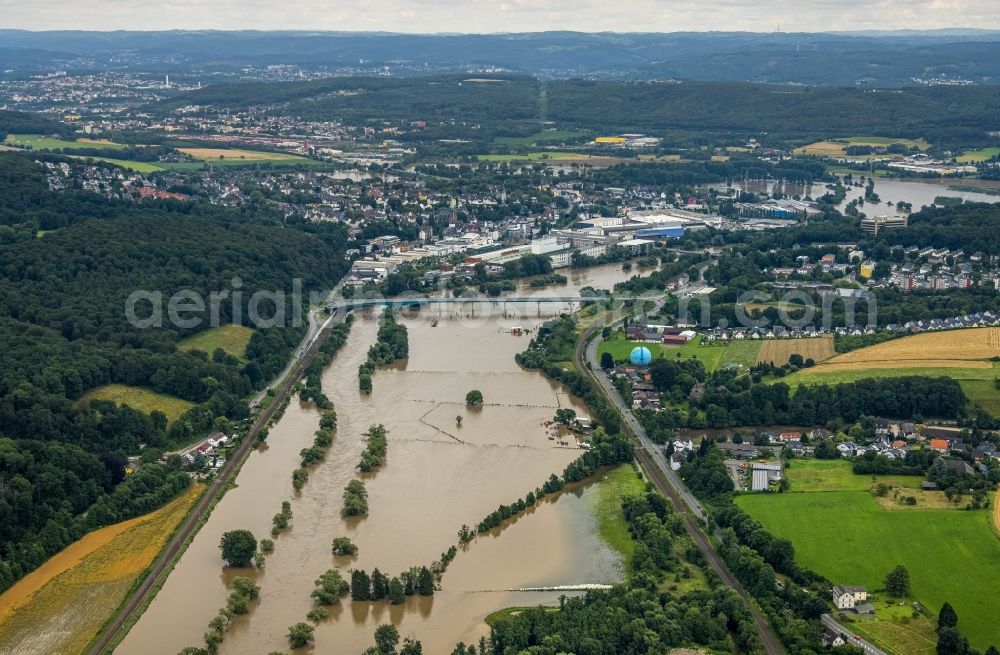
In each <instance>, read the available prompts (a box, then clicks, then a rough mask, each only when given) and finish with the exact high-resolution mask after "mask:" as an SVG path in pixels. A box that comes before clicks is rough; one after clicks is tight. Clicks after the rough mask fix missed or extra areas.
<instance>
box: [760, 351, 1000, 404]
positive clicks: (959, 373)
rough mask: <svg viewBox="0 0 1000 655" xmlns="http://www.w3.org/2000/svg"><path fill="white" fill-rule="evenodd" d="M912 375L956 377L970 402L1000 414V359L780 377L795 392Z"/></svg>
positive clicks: (807, 371) (811, 371)
mask: <svg viewBox="0 0 1000 655" xmlns="http://www.w3.org/2000/svg"><path fill="white" fill-rule="evenodd" d="M909 375H921V376H927V377H949V378H952V379H953V380H956V381H958V383H959V385H961V387H962V391H964V392H965V395H966V396H968V398H969V403H970V404H972V405H976V406H978V407H982V408H983V409H985V410H986V411H987V412H989V413H990V414H992V415H994V416H997V415H1000V389H997V387H996V383H995V380H996V379H997V378H998V377H1000V362H994V363H993V368H948V367H944V368H935V367H930V366H928V367H924V368H920V367H918V368H867V369H860V368H859V369H856V370H847V371H827V372H822V371H817V370H816V369H802V370H801V371H797V372H796V373H792V374H791V375H787V376H785V377H783V378H779V380H780V381H781V382H784V383H785V384H787V385H788V386H789V387H791V388H792V390H793V391H794V390H795V388H796V387H798V386H799V385H800V384H838V383H840V382H853V381H855V380H862V379H865V378H898V377H905V376H909ZM776 381H777V380H776Z"/></svg>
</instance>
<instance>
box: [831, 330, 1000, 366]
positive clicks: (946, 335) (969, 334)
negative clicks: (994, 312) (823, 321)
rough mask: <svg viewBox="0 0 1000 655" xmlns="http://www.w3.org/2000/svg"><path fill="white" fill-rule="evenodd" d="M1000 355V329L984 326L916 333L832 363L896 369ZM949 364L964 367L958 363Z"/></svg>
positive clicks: (856, 352)
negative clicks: (914, 363)
mask: <svg viewBox="0 0 1000 655" xmlns="http://www.w3.org/2000/svg"><path fill="white" fill-rule="evenodd" d="M998 356H1000V328H989V327H984V328H969V329H965V330H947V331H944V332H924V333H923V334H914V335H913V336H909V337H903V338H902V339H895V340H893V341H886V342H885V343H880V344H877V345H874V346H869V347H868V348H862V349H861V350H855V351H853V352H849V353H844V354H843V355H839V356H837V357H835V358H833V359H832V360H830V362H829V363H830V364H842V363H848V362H889V363H892V365H893V367H895V366H897V364H896V362H898V361H899V360H925V361H928V360H929V361H941V360H956V359H957V360H975V359H989V358H991V357H998ZM949 365H951V366H961V364H959V363H958V362H953V363H952V364H949ZM924 366H932V364H924Z"/></svg>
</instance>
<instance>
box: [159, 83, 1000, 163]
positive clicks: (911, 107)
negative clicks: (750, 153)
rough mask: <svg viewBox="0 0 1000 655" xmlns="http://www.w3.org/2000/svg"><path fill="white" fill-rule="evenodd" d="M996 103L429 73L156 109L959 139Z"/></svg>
mask: <svg viewBox="0 0 1000 655" xmlns="http://www.w3.org/2000/svg"><path fill="white" fill-rule="evenodd" d="M998 102H1000V87H996V86H967V87H956V86H939V87H919V88H907V89H894V90H892V91H885V92H879V91H871V90H862V89H853V88H833V87H806V86H795V87H791V86H774V85H765V84H752V83H744V82H609V81H584V80H561V81H551V82H539V81H538V80H535V79H533V78H529V77H502V78H496V81H491V82H473V81H470V80H469V79H467V78H465V77H463V76H435V77H414V78H356V77H355V78H336V79H327V80H318V81H309V82H283V83H278V84H226V85H217V86H210V87H208V88H206V89H202V90H199V91H192V92H190V93H186V94H181V95H179V96H177V97H175V98H172V99H170V100H167V101H164V102H162V103H160V104H159V105H157V106H156V107H155V109H156V110H157V111H160V112H167V111H170V110H172V109H175V108H177V107H180V106H183V105H186V104H199V105H207V106H211V107H214V108H215V109H225V108H246V107H249V106H265V105H268V106H275V107H276V108H277V110H279V111H283V112H288V113H290V114H293V115H296V116H299V117H301V118H305V119H316V120H344V121H347V122H350V123H364V122H380V121H390V122H393V123H396V124H401V123H402V124H405V123H409V122H413V121H428V123H429V126H428V132H427V134H425V135H424V136H423V137H420V136H419V135H418V136H415V137H414V136H410V137H406V136H404V138H441V137H442V136H445V135H446V134H445V133H439V127H440V125H441V124H442V123H444V124H451V127H452V128H453V130H457V131H458V132H461V133H463V134H464V135H465V136H467V137H468V138H473V139H475V140H479V141H481V140H484V138H485V137H489V138H492V136H494V135H499V134H503V133H506V132H510V133H512V134H516V133H530V132H533V131H535V130H536V129H537V127H538V124H539V122H540V121H546V120H549V121H556V122H557V123H558V124H559V125H560V126H561V127H563V128H566V129H571V128H572V129H583V130H589V131H592V132H598V133H602V132H603V133H615V132H628V131H632V132H635V131H639V132H653V133H656V134H657V135H664V134H669V133H673V132H683V133H687V134H702V135H708V136H712V135H714V136H716V137H718V136H721V135H727V138H728V140H729V141H732V140H733V139H734V138H735V139H740V138H747V137H750V136H758V137H759V136H760V135H761V134H762V133H767V134H768V135H769V138H770V139H772V140H773V139H778V140H799V141H801V140H808V139H818V138H824V137H829V136H843V135H844V134H874V135H880V136H896V137H906V138H919V137H924V138H926V139H927V140H928V141H930V142H932V143H935V144H938V145H942V146H961V145H981V144H983V143H987V142H992V141H994V140H996V139H995V137H991V136H990V135H989V132H991V131H996V130H998V129H1000V119H998V118H997V116H996V112H995V111H994V109H993V108H995V107H996V106H997V104H998ZM483 123H485V124H483Z"/></svg>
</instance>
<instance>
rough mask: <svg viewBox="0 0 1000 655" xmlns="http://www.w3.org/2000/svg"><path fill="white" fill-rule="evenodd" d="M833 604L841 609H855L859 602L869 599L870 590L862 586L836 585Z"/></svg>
mask: <svg viewBox="0 0 1000 655" xmlns="http://www.w3.org/2000/svg"><path fill="white" fill-rule="evenodd" d="M832 593H833V604H834V605H836V606H837V609H839V610H851V609H854V607H855V605H857V604H858V603H865V602H867V601H868V590H867V589H865V587H864V586H863V585H862V586H854V587H851V586H847V585H836V586H834V588H833V591H832Z"/></svg>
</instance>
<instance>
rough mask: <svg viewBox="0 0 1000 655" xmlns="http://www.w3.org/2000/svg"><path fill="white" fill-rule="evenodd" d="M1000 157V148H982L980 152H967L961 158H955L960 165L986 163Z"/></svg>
mask: <svg viewBox="0 0 1000 655" xmlns="http://www.w3.org/2000/svg"><path fill="white" fill-rule="evenodd" d="M997 155H1000V148H981V149H979V150H966V151H965V152H963V153H962V154H961V155H960V156H958V157H956V158H955V161H957V162H958V163H960V164H969V163H976V162H980V161H986V160H987V159H991V158H993V157H996V156H997Z"/></svg>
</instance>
